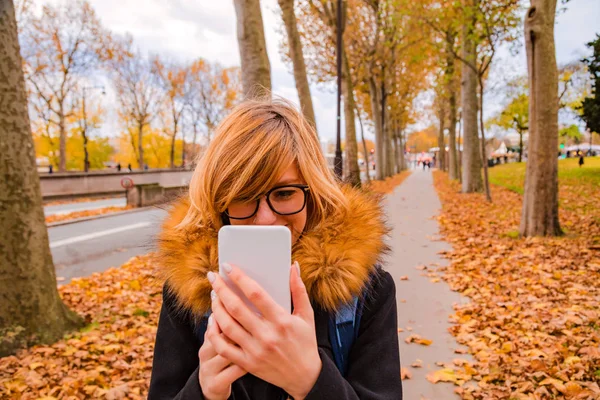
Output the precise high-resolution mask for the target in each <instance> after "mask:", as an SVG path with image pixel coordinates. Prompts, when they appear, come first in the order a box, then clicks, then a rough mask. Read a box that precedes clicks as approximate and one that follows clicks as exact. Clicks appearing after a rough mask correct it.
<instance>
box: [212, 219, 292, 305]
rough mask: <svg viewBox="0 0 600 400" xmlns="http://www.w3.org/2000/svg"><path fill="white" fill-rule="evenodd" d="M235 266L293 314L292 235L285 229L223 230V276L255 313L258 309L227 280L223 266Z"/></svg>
mask: <svg viewBox="0 0 600 400" xmlns="http://www.w3.org/2000/svg"><path fill="white" fill-rule="evenodd" d="M223 263H228V264H232V265H235V266H236V267H238V268H240V269H241V270H242V271H244V273H246V274H247V275H248V276H249V277H250V278H252V279H253V280H255V281H256V282H257V283H258V284H259V285H260V286H261V287H262V288H263V289H264V290H265V291H266V292H267V293H268V294H269V295H270V296H271V297H272V298H273V300H275V302H277V303H278V304H279V305H280V306H281V307H283V309H284V310H288V311H290V312H291V310H292V299H291V293H290V266H291V264H292V235H291V232H290V230H289V229H288V228H287V227H285V226H257V225H239V226H233V225H226V226H224V227H222V228H221V229H220V230H219V275H220V276H221V277H222V278H223V280H224V281H225V282H226V283H227V285H228V286H229V287H230V288H231V289H232V290H233V291H234V292H235V293H237V294H238V296H240V298H241V299H242V300H243V301H244V302H245V303H246V304H247V305H248V306H249V307H250V308H251V309H252V310H253V311H255V312H257V313H258V310H257V309H256V308H255V307H254V306H253V305H252V303H250V301H249V300H248V298H247V297H246V296H244V294H243V293H242V292H241V291H240V290H239V289H238V287H237V286H236V285H235V284H233V282H231V281H230V280H229V278H228V277H227V274H226V273H225V271H223V268H222V267H221V265H222V264H223Z"/></svg>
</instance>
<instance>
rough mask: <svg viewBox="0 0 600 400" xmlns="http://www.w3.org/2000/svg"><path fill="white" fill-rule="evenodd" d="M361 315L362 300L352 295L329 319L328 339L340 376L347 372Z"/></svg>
mask: <svg viewBox="0 0 600 400" xmlns="http://www.w3.org/2000/svg"><path fill="white" fill-rule="evenodd" d="M361 316H362V302H361V301H359V299H358V297H354V298H353V299H352V301H351V302H350V303H348V304H346V305H344V306H343V307H342V308H341V309H340V310H339V311H338V312H337V313H336V314H335V316H332V317H331V318H330V319H329V341H330V342H331V348H332V351H333V358H334V361H335V365H336V366H337V368H338V370H339V371H340V373H341V374H342V376H346V373H347V372H348V361H349V356H350V349H351V348H352V344H354V340H355V339H356V338H357V337H358V328H359V325H360V318H361Z"/></svg>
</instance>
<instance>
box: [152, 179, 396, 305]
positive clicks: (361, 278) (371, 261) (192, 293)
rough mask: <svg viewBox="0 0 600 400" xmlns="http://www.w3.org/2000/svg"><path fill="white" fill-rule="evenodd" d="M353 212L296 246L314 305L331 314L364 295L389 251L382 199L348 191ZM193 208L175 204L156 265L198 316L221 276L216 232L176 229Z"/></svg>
mask: <svg viewBox="0 0 600 400" xmlns="http://www.w3.org/2000/svg"><path fill="white" fill-rule="evenodd" d="M344 194H345V195H346V197H347V199H348V202H349V205H350V208H349V209H350V212H349V213H348V215H347V216H344V217H338V218H329V219H328V220H326V221H325V222H324V223H322V224H320V225H318V226H316V227H315V228H314V229H312V230H311V231H310V232H305V233H304V234H303V235H302V236H301V237H300V239H299V240H298V242H297V243H296V244H295V246H294V249H293V254H292V259H293V260H296V261H298V263H299V264H300V270H301V275H302V280H303V281H304V284H305V285H306V289H307V290H308V294H309V296H310V298H311V301H313V302H314V303H317V304H318V305H319V306H321V307H322V308H323V309H325V310H327V311H330V312H331V311H334V310H337V309H338V308H339V307H340V306H341V305H342V304H345V303H348V302H349V301H350V300H351V299H352V297H353V296H359V295H360V294H361V293H362V291H363V289H364V287H365V285H367V284H368V281H369V276H370V274H371V273H372V272H373V270H374V268H375V265H376V264H377V263H378V262H380V261H381V257H382V255H383V254H385V253H386V252H387V251H388V247H387V245H386V244H385V242H384V237H385V236H386V235H387V233H388V232H389V229H388V228H387V227H386V224H385V221H384V214H383V211H382V209H381V208H382V207H381V204H380V198H379V197H378V196H376V195H372V194H367V193H364V192H362V191H360V190H357V189H352V188H349V187H346V188H344ZM188 208H189V202H188V201H187V200H186V199H180V200H178V201H177V202H175V203H174V205H173V207H172V209H171V211H170V214H169V217H168V218H167V219H166V221H165V223H164V225H163V230H162V232H161V234H160V235H159V244H158V247H159V250H158V253H157V262H158V265H159V266H160V269H161V272H162V273H163V278H164V279H165V280H166V281H167V283H168V287H169V289H170V290H172V291H173V292H174V294H175V295H176V297H177V299H178V302H179V306H180V307H181V308H183V309H186V310H190V311H191V312H192V313H193V314H195V315H202V314H204V313H206V311H208V310H209V309H210V305H211V304H210V291H211V286H210V283H209V282H208V279H207V278H206V274H207V273H208V271H214V272H217V271H218V254H217V231H216V230H214V229H210V228H198V229H196V230H195V231H193V232H190V231H185V230H180V229H176V228H175V227H176V226H177V224H179V222H181V221H182V220H183V218H184V216H185V214H186V212H187V210H188Z"/></svg>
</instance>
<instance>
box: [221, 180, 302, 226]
mask: <svg viewBox="0 0 600 400" xmlns="http://www.w3.org/2000/svg"><path fill="white" fill-rule="evenodd" d="M287 187H293V188H297V189H302V192H303V193H304V203H303V204H302V208H301V209H300V210H298V211H296V212H293V213H287V214H284V213H280V212H277V210H275V208H274V207H273V204H271V200H269V197H270V196H271V193H273V192H274V191H276V190H278V189H282V188H287ZM307 192H310V186H308V185H302V184H290V185H281V186H276V187H274V188H273V189H271V190H269V191H268V192H267V193H265V198H266V199H267V204H268V205H269V208H270V209H271V211H273V212H274V213H275V214H278V215H294V214H298V213H300V212H302V210H304V209H305V208H306V202H307V200H308V193H307ZM261 198H262V196H260V197H259V198H258V199H256V209H254V212H253V213H252V214H250V215H249V216H247V217H243V218H240V217H232V216H231V215H229V212H228V211H227V210H225V215H227V217H228V218H230V219H248V218H252V217H254V216H255V215H256V213H257V212H258V208H259V207H260V199H261Z"/></svg>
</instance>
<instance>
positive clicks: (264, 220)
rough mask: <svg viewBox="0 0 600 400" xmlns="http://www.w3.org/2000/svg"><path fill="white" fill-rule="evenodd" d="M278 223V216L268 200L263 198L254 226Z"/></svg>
mask: <svg viewBox="0 0 600 400" xmlns="http://www.w3.org/2000/svg"><path fill="white" fill-rule="evenodd" d="M275 221H277V214H275V213H274V212H273V210H271V207H269V204H268V203H267V198H266V197H263V198H262V199H260V202H259V203H258V211H257V212H256V218H255V219H254V225H273V224H274V223H275Z"/></svg>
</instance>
